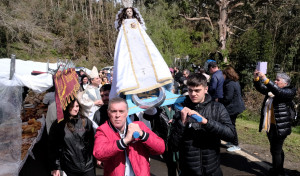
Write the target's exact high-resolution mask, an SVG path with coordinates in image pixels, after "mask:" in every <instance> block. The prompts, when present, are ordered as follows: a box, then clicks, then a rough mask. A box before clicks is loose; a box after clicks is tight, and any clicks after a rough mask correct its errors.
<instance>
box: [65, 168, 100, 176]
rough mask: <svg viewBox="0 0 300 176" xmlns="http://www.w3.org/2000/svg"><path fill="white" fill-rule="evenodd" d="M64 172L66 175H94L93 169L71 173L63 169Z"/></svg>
mask: <svg viewBox="0 0 300 176" xmlns="http://www.w3.org/2000/svg"><path fill="white" fill-rule="evenodd" d="M65 173H66V174H67V176H96V172H95V169H91V170H89V171H87V172H84V173H71V172H67V171H65Z"/></svg>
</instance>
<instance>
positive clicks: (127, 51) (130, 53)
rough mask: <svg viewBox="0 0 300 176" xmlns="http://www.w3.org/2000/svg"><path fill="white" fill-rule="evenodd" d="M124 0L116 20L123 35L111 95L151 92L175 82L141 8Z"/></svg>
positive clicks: (116, 58)
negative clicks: (148, 31)
mask: <svg viewBox="0 0 300 176" xmlns="http://www.w3.org/2000/svg"><path fill="white" fill-rule="evenodd" d="M124 1H125V0H124ZM124 1H123V5H124V6H125V8H123V9H121V10H120V11H119V12H118V14H117V17H116V21H115V27H116V29H117V30H119V34H118V38H117V42H116V47H115V53H114V74H113V82H112V89H111V92H110V98H113V97H116V96H118V95H120V94H121V93H122V94H124V95H130V94H139V93H142V92H147V91H151V90H153V89H156V88H159V87H163V86H166V85H169V84H172V80H173V78H172V76H171V73H170V71H169V68H168V66H167V64H166V63H165V61H164V59H163V57H162V56H161V54H160V52H159V51H158V49H157V48H156V46H155V45H154V43H153V42H152V40H151V39H150V37H149V36H148V35H147V33H146V32H145V30H146V27H145V23H144V20H143V18H142V16H141V15H140V13H139V11H138V10H137V9H136V8H133V7H132V1H130V2H128V1H125V2H124ZM168 87H169V86H168Z"/></svg>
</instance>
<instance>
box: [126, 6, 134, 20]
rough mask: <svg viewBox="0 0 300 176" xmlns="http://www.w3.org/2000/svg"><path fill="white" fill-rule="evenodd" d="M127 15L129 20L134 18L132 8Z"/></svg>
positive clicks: (127, 11)
mask: <svg viewBox="0 0 300 176" xmlns="http://www.w3.org/2000/svg"><path fill="white" fill-rule="evenodd" d="M126 15H127V18H129V19H130V18H132V16H133V11H132V9H131V8H128V9H127V10H126Z"/></svg>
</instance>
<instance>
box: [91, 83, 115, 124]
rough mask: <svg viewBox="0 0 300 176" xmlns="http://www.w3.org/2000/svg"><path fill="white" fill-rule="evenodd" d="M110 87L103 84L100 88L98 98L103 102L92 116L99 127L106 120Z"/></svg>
mask: <svg viewBox="0 0 300 176" xmlns="http://www.w3.org/2000/svg"><path fill="white" fill-rule="evenodd" d="M110 89H111V85H110V84H105V85H103V86H102V87H101V88H100V96H101V99H102V101H103V105H102V106H101V107H100V108H99V109H98V110H97V111H96V112H95V114H94V119H93V120H94V121H95V122H96V123H97V125H98V126H101V125H102V124H104V123H105V121H106V120H108V114H107V109H108V102H109V93H110Z"/></svg>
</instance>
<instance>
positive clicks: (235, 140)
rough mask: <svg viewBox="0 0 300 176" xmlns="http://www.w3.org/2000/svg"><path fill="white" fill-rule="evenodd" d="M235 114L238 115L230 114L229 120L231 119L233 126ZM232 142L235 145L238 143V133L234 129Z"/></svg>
mask: <svg viewBox="0 0 300 176" xmlns="http://www.w3.org/2000/svg"><path fill="white" fill-rule="evenodd" d="M237 116H238V114H236V115H230V120H231V123H232V124H233V125H234V127H235V121H236V118H237ZM232 144H233V145H235V146H238V145H239V141H238V135H237V131H236V130H235V137H234V140H233V142H232Z"/></svg>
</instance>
